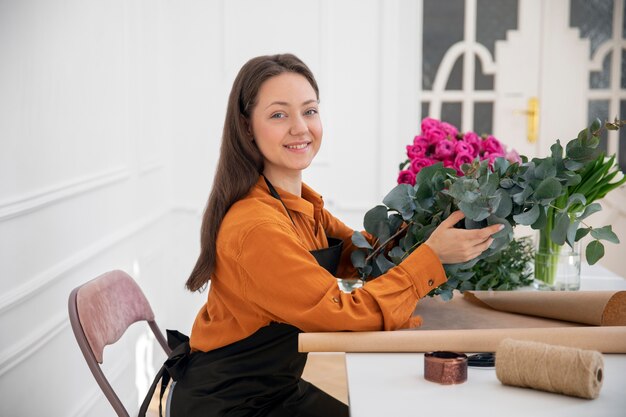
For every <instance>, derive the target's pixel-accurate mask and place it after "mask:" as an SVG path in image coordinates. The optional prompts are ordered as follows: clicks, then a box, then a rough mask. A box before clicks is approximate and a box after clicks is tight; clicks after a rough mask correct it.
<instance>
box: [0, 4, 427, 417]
mask: <svg viewBox="0 0 626 417" xmlns="http://www.w3.org/2000/svg"><path fill="white" fill-rule="evenodd" d="M402 7H403V9H402V10H401V6H400V2H399V1H396V0H393V1H381V0H350V1H342V2H333V1H331V0H319V1H313V2H310V1H288V0H273V1H265V2H259V1H253V0H247V1H243V0H229V1H225V0H220V1H217V0H215V1H200V0H195V1H194V0H187V1H178V2H171V1H165V0H161V1H152V0H134V1H124V0H114V1H102V0H100V1H95V0H94V1H79V0H69V1H46V0H0V265H1V266H2V274H0V332H1V334H2V337H1V338H0V392H1V393H2V401H0V415H2V416H39V415H51V416H70V417H73V416H87V415H89V416H98V415H102V416H105V415H107V416H108V415H111V414H112V410H111V409H110V407H109V406H108V403H106V401H105V400H104V399H103V398H102V396H101V395H100V392H99V390H98V388H97V386H96V384H95V381H94V379H93V377H92V376H91V374H90V373H89V371H88V369H87V367H86V365H85V363H84V361H83V359H82V356H81V354H80V351H79V349H78V347H77V345H76V342H75V340H74V337H73V334H72V332H71V329H70V327H69V325H68V320H67V297H68V295H69V293H70V291H71V289H72V288H74V287H76V286H77V285H79V284H81V283H83V282H85V281H87V280H88V279H91V278H93V277H95V276H97V275H99V274H100V273H102V272H104V271H107V270H110V269H116V268H119V269H124V270H126V271H128V272H129V273H131V274H132V275H133V276H134V277H135V278H136V279H137V281H138V282H139V284H140V286H141V287H142V289H143V290H144V292H145V293H146V295H147V296H148V299H149V300H150V301H151V303H152V306H153V309H154V310H155V313H156V315H157V321H158V322H159V324H160V325H161V327H162V328H177V329H180V330H181V331H185V332H189V330H190V326H191V323H192V320H193V317H194V315H195V312H196V311H197V309H198V308H199V307H200V305H201V304H202V303H203V302H204V298H205V296H206V295H205V294H189V293H188V292H186V291H185V290H184V289H183V283H184V280H185V279H186V277H187V274H188V273H189V271H190V269H191V267H192V266H193V262H194V261H195V258H196V256H197V251H198V243H197V242H198V229H199V213H200V212H201V211H202V209H203V207H204V204H205V201H206V198H207V195H208V192H209V187H210V185H211V182H212V177H213V171H214V169H215V163H216V160H217V156H218V149H219V140H220V136H221V130H222V123H223V117H224V111H225V103H226V99H227V95H228V91H229V89H230V85H231V83H232V80H233V79H234V77H235V74H236V72H237V70H238V69H239V67H240V66H241V65H242V64H243V63H244V62H245V61H246V60H247V59H249V58H251V57H253V56H255V55H260V54H269V53H279V52H293V53H295V54H297V55H299V56H300V57H301V58H302V59H303V60H304V61H305V62H307V64H308V65H309V66H310V67H311V68H312V70H313V71H314V73H315V74H316V75H317V78H318V81H319V84H320V87H321V99H322V104H321V109H322V117H323V121H324V127H325V137H324V140H325V143H324V146H323V148H322V151H321V153H320V155H319V157H318V158H317V160H316V161H315V163H314V165H313V166H312V167H311V169H310V170H309V172H308V173H307V174H306V175H305V178H306V180H307V182H309V183H310V184H311V185H313V186H314V187H316V188H317V189H318V190H319V191H320V192H321V193H322V194H323V195H324V196H325V199H326V200H327V203H328V206H329V207H330V208H331V209H333V210H334V211H335V213H336V214H337V215H338V216H339V217H342V218H344V219H345V220H346V222H347V223H348V224H350V225H352V226H353V227H360V226H361V219H362V216H363V213H364V211H365V210H367V209H368V208H370V207H372V206H374V205H375V204H377V203H378V202H379V201H380V200H381V198H382V197H383V195H384V194H385V192H386V191H387V190H388V189H390V188H391V186H393V184H394V183H395V176H396V169H397V163H398V162H399V161H400V160H401V159H402V158H403V149H404V145H405V144H406V143H408V141H410V139H411V138H412V135H413V134H414V133H415V131H416V129H417V126H418V120H419V114H418V113H417V112H416V111H414V109H418V106H417V105H416V102H415V100H416V94H413V93H414V92H416V91H417V90H416V87H415V85H416V84H415V81H412V80H414V79H415V78H414V75H415V74H416V72H415V71H416V69H417V68H419V65H418V61H417V56H418V54H415V51H417V49H414V48H416V47H417V45H415V42H410V41H407V39H409V38H410V39H416V38H411V37H412V36H413V35H414V33H415V31H417V30H418V28H416V26H415V23H413V21H416V20H417V15H416V14H407V13H406V10H410V11H411V12H412V13H413V12H417V10H416V9H415V6H414V5H408V6H407V5H406V4H405V5H404V6H402ZM407 57H411V58H408V59H407ZM399 62H402V63H403V65H398V63H399ZM402 78H404V79H405V80H409V81H410V82H409V83H407V82H404V83H403V82H402ZM137 326H138V327H135V326H133V328H132V329H131V331H130V332H129V333H128V334H127V335H125V336H124V338H123V339H122V342H121V344H120V346H114V347H111V348H107V350H105V370H106V372H107V374H108V375H109V376H110V377H111V379H112V381H113V385H114V387H116V388H117V389H119V392H121V393H122V400H123V401H124V402H125V403H126V404H127V405H128V406H129V408H130V409H136V407H137V401H138V399H139V398H138V397H139V396H140V395H141V394H138V393H137V388H136V386H137V385H140V386H141V385H142V384H145V383H146V381H145V372H144V371H143V368H145V366H146V365H147V366H150V365H154V364H156V363H157V362H158V361H159V360H160V359H162V358H160V357H157V358H155V361H154V363H153V364H151V363H147V362H146V361H147V359H146V358H145V357H144V358H142V357H139V358H136V357H135V350H136V349H137V346H140V341H141V340H142V338H144V337H145V334H146V331H145V327H141V326H140V325H137ZM148 372H149V371H148ZM142 378H143V380H142ZM27 393H35V394H33V395H31V394H27ZM31 397H33V398H37V400H36V401H33V400H32V398H31Z"/></svg>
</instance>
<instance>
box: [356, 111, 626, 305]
mask: <svg viewBox="0 0 626 417" xmlns="http://www.w3.org/2000/svg"><path fill="white" fill-rule="evenodd" d="M624 125H626V121H620V120H615V121H614V122H607V123H606V124H604V126H603V125H602V123H601V122H600V121H599V120H595V121H594V122H593V123H592V124H591V125H590V126H589V127H588V128H586V129H583V130H582V131H581V132H580V133H579V135H578V136H577V137H576V138H575V139H573V140H571V141H570V142H569V143H568V144H567V146H566V148H565V154H564V149H563V147H562V146H561V144H560V142H559V141H558V140H557V141H556V143H555V144H554V145H552V147H551V155H550V156H548V157H546V158H533V159H532V160H528V158H527V157H524V156H522V162H521V163H517V162H515V163H511V162H509V161H507V160H506V159H504V158H496V159H495V161H494V163H493V167H490V164H489V161H488V160H484V161H479V160H474V161H473V162H471V163H467V164H463V165H462V166H461V170H462V172H463V173H464V176H461V177H458V176H457V173H456V170H455V169H451V168H445V167H444V166H443V164H441V163H438V164H435V165H430V166H426V167H424V168H422V169H421V171H419V173H418V174H417V175H416V177H415V185H414V186H411V185H409V184H399V185H397V186H396V187H394V188H393V189H392V190H391V191H390V192H389V194H387V196H386V197H385V198H384V199H383V204H384V205H378V206H376V207H374V208H372V209H371V210H369V211H368V212H367V213H366V214H365V217H364V222H363V224H364V227H365V230H366V231H367V232H368V233H370V234H371V235H373V236H374V238H375V242H374V244H373V245H371V244H370V243H369V242H368V241H367V240H366V239H365V237H364V236H363V235H362V234H361V233H359V232H355V234H354V235H353V237H352V241H353V243H354V244H355V245H356V246H357V247H358V248H360V249H359V250H356V251H354V252H353V253H352V263H353V265H354V266H355V267H356V268H357V270H358V271H359V273H360V275H361V277H362V278H363V279H365V280H368V279H373V278H376V277H377V276H379V275H381V274H382V273H384V272H386V271H387V270H389V269H390V268H391V267H393V266H395V265H397V264H399V263H400V262H401V261H402V260H403V259H404V258H405V257H406V256H408V255H409V254H410V253H411V252H412V251H413V250H415V248H417V247H418V246H419V245H420V244H422V243H423V242H425V241H426V239H428V237H429V236H430V234H431V233H432V231H433V230H434V229H435V228H436V227H437V226H438V225H439V224H440V223H441V221H443V220H444V219H445V218H447V217H448V216H449V215H450V213H452V212H453V211H454V210H457V209H460V210H462V211H463V212H464V213H465V216H466V218H465V219H464V221H463V222H461V223H460V224H459V225H458V227H464V228H467V229H475V228H481V227H484V226H486V225H491V224H496V223H499V224H503V225H504V228H503V229H502V230H501V231H500V232H498V233H496V234H495V235H494V236H493V237H494V242H493V243H492V245H491V246H490V247H489V249H487V250H486V251H485V252H483V253H482V254H481V255H480V256H479V257H477V258H475V259H473V260H471V261H469V262H465V263H461V264H452V265H444V268H445V270H446V274H447V275H448V281H447V282H446V283H445V284H444V285H443V286H441V287H439V288H438V289H437V290H435V292H434V293H433V295H434V294H438V295H440V296H441V297H442V298H443V299H450V298H451V297H452V291H453V290H454V289H460V290H463V289H465V288H467V287H468V285H469V284H467V283H468V282H470V283H471V279H472V277H473V276H474V275H475V273H474V272H473V271H472V268H473V267H474V266H475V265H476V263H477V262H478V261H479V260H481V259H486V258H489V257H491V256H492V255H495V254H497V253H498V252H500V251H502V250H503V249H505V248H507V247H508V245H509V244H510V243H511V241H512V240H513V227H515V226H516V225H517V224H522V225H530V226H531V227H532V228H533V229H536V230H540V229H550V240H551V241H552V242H553V243H555V244H557V245H563V244H565V243H566V242H567V243H568V244H570V245H572V244H573V242H574V241H577V240H580V239H581V238H582V237H583V236H585V235H586V234H587V233H591V236H592V237H593V238H594V240H593V241H592V242H591V243H590V244H588V245H587V251H586V254H587V260H588V262H589V263H590V264H593V263H595V262H597V261H598V259H600V258H601V257H602V256H603V254H604V246H603V244H602V243H601V242H600V240H607V241H610V242H614V243H618V242H619V239H618V238H617V236H616V235H615V233H613V231H612V230H611V226H604V227H602V228H592V227H591V226H589V225H587V224H586V223H585V222H584V220H585V219H586V218H587V217H588V216H589V215H591V214H593V213H595V212H597V211H599V210H600V209H601V206H600V204H599V203H595V202H594V201H595V200H597V199H599V198H602V197H604V196H605V195H606V194H607V193H608V192H610V191H611V190H613V189H615V188H617V187H619V186H620V185H622V184H623V183H624V182H626V177H624V176H623V174H621V172H620V171H619V169H618V167H617V166H616V164H615V158H614V157H612V158H609V159H606V158H605V157H604V155H603V154H602V153H601V152H600V151H599V150H598V149H597V147H598V144H599V137H600V134H601V131H602V130H603V129H611V130H616V129H619V128H620V127H622V126H624ZM618 174H621V175H622V177H621V178H619V179H618ZM581 225H582V226H583V227H582V228H580V226H581ZM389 247H391V249H389Z"/></svg>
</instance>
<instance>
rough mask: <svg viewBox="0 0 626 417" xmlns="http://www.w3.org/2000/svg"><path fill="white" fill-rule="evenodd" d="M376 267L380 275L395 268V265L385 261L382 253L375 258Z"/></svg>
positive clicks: (387, 260)
mask: <svg viewBox="0 0 626 417" xmlns="http://www.w3.org/2000/svg"><path fill="white" fill-rule="evenodd" d="M376 265H377V266H378V269H379V270H380V272H381V273H382V274H384V273H386V272H387V271H389V270H390V269H391V268H393V267H394V266H396V264H394V263H393V262H391V261H390V260H389V259H387V258H386V257H385V255H383V254H382V253H381V254H380V255H378V256H377V257H376Z"/></svg>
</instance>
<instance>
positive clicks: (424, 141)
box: [413, 135, 428, 146]
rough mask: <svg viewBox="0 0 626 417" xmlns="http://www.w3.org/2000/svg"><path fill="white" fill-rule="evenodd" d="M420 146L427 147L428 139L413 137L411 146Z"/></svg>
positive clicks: (419, 136) (420, 136)
mask: <svg viewBox="0 0 626 417" xmlns="http://www.w3.org/2000/svg"><path fill="white" fill-rule="evenodd" d="M420 144H421V145H424V146H428V139H426V138H425V137H424V136H422V135H418V136H415V137H414V138H413V145H420Z"/></svg>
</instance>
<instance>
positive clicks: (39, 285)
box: [0, 207, 172, 314]
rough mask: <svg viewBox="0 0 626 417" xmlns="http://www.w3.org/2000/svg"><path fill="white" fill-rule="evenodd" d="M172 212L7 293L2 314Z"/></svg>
mask: <svg viewBox="0 0 626 417" xmlns="http://www.w3.org/2000/svg"><path fill="white" fill-rule="evenodd" d="M171 210H172V209H171V207H166V208H165V209H161V210H159V211H157V212H155V213H153V214H151V215H149V216H147V217H145V218H143V219H141V220H138V221H136V222H134V223H131V224H129V225H127V226H125V227H123V228H121V229H119V230H117V231H115V232H113V233H111V234H109V235H107V236H105V237H104V238H102V239H100V240H98V241H96V242H94V243H93V244H91V245H90V246H87V247H86V248H84V249H82V250H80V251H78V252H76V253H74V254H73V255H72V256H70V257H68V258H66V259H64V260H63V261H61V262H59V263H57V264H56V265H54V266H52V267H51V268H48V269H47V270H45V271H43V272H42V273H40V274H38V275H37V276H35V277H34V278H33V279H30V280H28V281H26V282H25V283H23V284H22V285H20V286H18V287H16V288H14V289H11V290H9V291H7V292H5V293H4V294H2V296H0V314H2V313H4V312H5V310H8V309H10V308H11V307H13V306H15V305H17V304H20V303H23V302H25V301H26V300H27V299H29V298H30V297H32V296H33V295H35V294H39V293H40V292H41V291H42V290H43V289H44V288H45V287H47V286H49V285H50V284H52V283H53V282H56V281H58V280H59V279H61V278H63V277H64V276H65V275H66V274H67V273H69V272H70V271H72V270H73V269H75V268H77V267H78V266H80V265H82V264H84V263H85V262H87V261H88V260H90V259H92V258H94V257H95V256H97V255H98V254H100V253H102V252H104V251H106V250H107V249H109V248H111V247H113V246H114V245H116V244H117V243H119V242H121V241H123V240H125V239H128V238H129V237H130V236H132V235H134V234H136V233H138V232H139V231H140V230H142V229H145V228H146V227H148V226H149V225H151V224H152V223H155V222H156V221H158V220H159V219H161V218H162V217H163V216H165V215H166V214H167V213H169V212H170V211H171Z"/></svg>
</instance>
